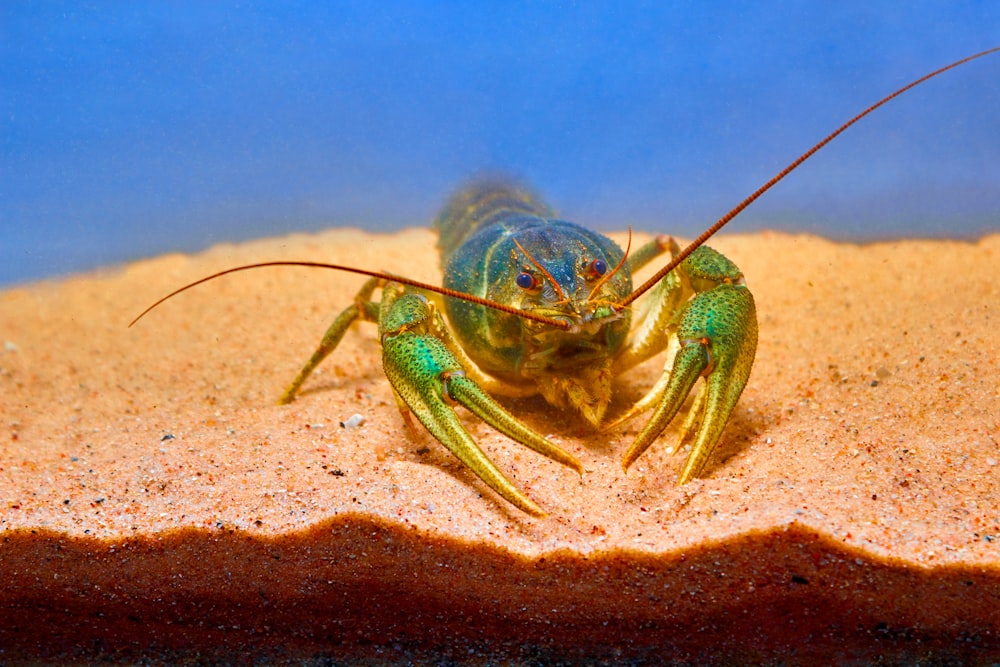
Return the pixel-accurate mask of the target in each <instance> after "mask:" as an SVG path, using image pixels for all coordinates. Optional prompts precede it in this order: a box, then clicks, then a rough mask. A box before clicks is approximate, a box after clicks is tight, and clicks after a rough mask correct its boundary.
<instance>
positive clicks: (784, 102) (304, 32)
mask: <svg viewBox="0 0 1000 667" xmlns="http://www.w3.org/2000/svg"><path fill="white" fill-rule="evenodd" d="M78 5H79V3H70V2H52V3H46V4H38V3H32V4H20V5H10V6H6V7H4V9H2V10H0V12H2V20H0V31H2V34H0V56H2V57H0V85H2V88H0V109H2V110H3V114H2V120H0V124H2V128H3V129H2V137H3V152H2V185H0V192H2V195H0V233H2V240H0V284H9V283H13V282H19V281H26V280H31V279H36V278H40V277H45V276H51V275H58V274H62V273H66V272H70V271H77V270H84V269H88V268H92V267H95V266H100V265H103V264H108V263H116V262H121V261H125V260H128V259H133V258H137V257H143V256H150V255H156V254H160V253H163V252H168V251H175V250H180V251H193V250H197V249H200V248H204V247H206V246H208V245H211V244H213V243H218V242H221V241H236V240H241V239H246V238H253V237H259V236H275V235H283V234H286V233H289V232H292V231H302V230H315V229H321V228H324V227H329V226H333V225H352V226H360V227H363V228H366V229H371V230H393V229H399V228H401V227H404V226H410V225H425V224H427V223H428V222H429V220H430V218H431V217H432V216H433V215H434V214H435V213H436V211H437V208H438V206H440V204H441V203H443V201H444V199H445V198H446V196H447V195H448V194H449V192H450V191H451V189H452V188H453V187H455V186H456V185H457V184H459V183H461V182H463V181H464V180H465V179H466V178H467V177H468V176H469V175H470V174H473V173H476V172H478V171H482V170H499V171H505V172H510V173H514V174H518V175H520V176H522V177H524V178H525V179H527V180H528V181H530V182H531V183H533V184H534V185H535V186H536V187H537V188H538V189H539V190H540V191H541V192H542V193H543V194H544V195H545V197H546V199H547V200H548V201H550V202H551V203H552V204H553V205H554V206H556V207H557V208H558V209H559V211H560V213H561V214H562V215H563V217H566V218H569V219H573V220H575V221H577V222H581V223H583V224H587V225H590V226H593V227H595V228H598V229H603V230H607V229H621V228H624V227H625V226H626V225H628V224H631V225H633V226H634V227H636V228H637V229H643V230H650V231H663V232H670V233H675V234H679V235H686V236H693V235H694V234H696V233H697V232H698V231H700V229H701V228H702V227H704V226H706V225H707V224H709V223H711V222H712V221H714V220H715V219H716V218H717V217H718V216H719V215H721V214H723V213H724V212H725V211H727V210H728V209H729V208H730V207H732V206H733V205H734V204H735V203H737V202H738V201H740V200H741V199H742V198H743V197H745V196H746V195H747V194H749V193H750V192H752V191H753V190H754V189H756V188H757V187H758V186H759V185H760V184H761V183H763V182H764V181H765V180H767V179H768V178H769V177H770V176H771V175H772V174H773V173H775V172H777V171H778V170H779V169H780V168H782V167H783V166H784V165H785V164H787V163H788V162H789V161H790V160H791V159H793V158H794V157H795V156H797V155H798V154H799V153H800V152H802V151H803V150H804V149H806V148H807V147H809V146H810V145H812V143H814V142H815V141H817V140H818V139H819V138H821V137H822V136H823V135H825V134H826V133H827V132H829V131H830V130H831V129H833V128H834V127H835V126H836V125H838V124H839V123H840V122H842V121H844V120H846V119H847V118H849V117H850V116H852V115H854V114H855V113H856V112H857V111H859V110H861V109H862V108H864V107H865V106H867V105H868V104H870V103H871V102H873V101H875V100H876V99H878V98H879V97H881V96H882V95H884V94H886V93H888V92H890V91H891V90H893V89H895V88H896V87H898V86H900V85H902V84H903V83H906V82H908V81H909V80H911V79H913V78H916V77H917V76H920V75H922V74H924V73H926V72H929V71H930V70H932V69H935V68H937V67H939V66H941V65H943V64H946V63H948V62H951V61H952V60H956V59H958V58H960V57H962V56H965V55H969V54H971V53H973V52H975V51H978V50H982V49H985V48H989V47H991V46H996V45H997V44H1000V31H998V29H997V28H996V26H998V25H1000V5H997V4H995V3H966V4H963V5H961V6H956V5H954V4H953V3H950V2H917V3H907V4H905V5H903V4H899V3H882V4H879V3H871V2H846V3H838V4H837V7H836V9H834V8H832V6H831V5H827V4H826V3H812V4H807V3H799V2H787V3H768V4H766V5H763V6H760V5H758V6H748V5H743V4H741V3H723V4H717V5H713V6H712V7H710V8H706V7H703V6H702V4H700V3H696V2H691V3H669V6H661V4H660V3H648V4H644V3H626V4H622V3H607V4H596V3H582V4H581V5H579V6H576V5H571V6H567V7H557V6H555V5H545V6H542V5H541V4H540V3H539V4H537V5H536V4H532V3H523V4H511V3H495V4H492V5H489V4H475V5H473V4H471V3H470V4H469V5H468V6H464V5H461V6H460V5H459V3H454V4H446V3H424V4H415V3H395V2H389V3H380V4H379V5H378V8H377V9H373V8H372V7H373V5H371V4H370V3H363V2H358V3H347V2H342V3H330V5H331V6H327V5H326V4H325V3H315V4H308V3H305V4H299V5H291V4H288V5H286V4H282V5H280V6H268V5H264V4H257V3H240V4H236V3H233V4H224V3H201V2H194V1H192V2H187V3H182V2H171V3H160V4H121V3H97V4H96V5H95V4H88V5H86V6H83V7H80V6H78ZM664 5H667V3H664ZM998 108H1000V56H993V57H990V58H988V59H984V60H981V61H977V62H976V63H973V64H971V65H968V66H966V67H964V68H962V69H960V70H958V71H955V72H952V73H949V74H947V75H945V77H943V78H941V79H937V80H935V81H933V82H931V83H929V84H927V85H925V86H923V87H922V88H920V89H917V90H915V91H912V92H911V93H908V94H907V95H906V96H904V97H902V98H901V99H899V100H897V101H895V102H894V103H893V104H892V105H891V106H889V107H887V108H885V109H883V110H880V111H879V112H878V113H877V114H876V115H875V116H873V117H871V118H869V119H866V120H865V121H863V124H862V125H861V126H859V127H856V128H854V129H852V130H850V131H849V132H848V133H847V134H845V135H844V136H843V137H841V138H840V139H838V140H837V141H836V142H835V143H834V144H832V145H831V146H830V147H828V148H827V149H826V150H825V151H824V152H823V153H821V154H820V155H818V156H817V157H816V158H814V159H813V160H812V161H811V162H810V163H808V164H807V165H806V166H805V167H803V168H802V169H801V170H800V172H796V174H795V175H793V176H792V177H790V178H789V179H787V181H786V182H784V183H782V184H781V185H780V186H778V188H776V189H775V190H774V191H772V192H771V193H769V194H768V195H767V196H766V197H765V198H764V199H763V200H761V201H760V202H758V203H757V204H755V205H754V206H753V207H752V208H751V209H750V210H749V211H747V213H745V214H744V215H743V216H741V217H740V218H738V219H737V221H736V222H734V223H733V225H732V226H731V227H730V229H729V231H731V232H748V231H754V230H759V229H765V228H768V229H779V230H786V231H805V232H812V233H818V234H822V235H825V236H829V237H832V238H837V239H854V240H871V239H882V238H898V237H911V236H933V237H957V238H975V237H977V236H980V235H982V234H984V233H987V232H990V231H997V230H1000V114H997V113H996V109H998Z"/></svg>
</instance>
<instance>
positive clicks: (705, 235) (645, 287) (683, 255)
mask: <svg viewBox="0 0 1000 667" xmlns="http://www.w3.org/2000/svg"><path fill="white" fill-rule="evenodd" d="M997 51H1000V46H997V47H994V48H992V49H987V50H986V51H981V52H979V53H977V54H975V55H972V56H969V57H967V58H962V59H961V60H957V61H955V62H953V63H952V64H950V65H946V66H945V67H942V68H941V69H938V70H934V71H933V72H931V73H930V74H927V75H925V76H922V77H920V78H919V79H917V80H916V81H914V82H912V83H909V84H907V85H905V86H903V87H902V88H900V89H899V90H897V91H896V92H894V93H892V94H891V95H887V96H885V97H883V98H882V99H881V100H879V101H878V102H876V103H875V104H873V105H871V106H870V107H868V108H867V109H865V110H864V111H862V112H861V113H859V114H858V115H857V116H855V117H854V118H852V119H850V120H849V121H847V122H846V123H844V124H843V125H841V126H840V127H838V128H837V129H836V130H834V131H833V132H831V133H830V134H829V135H827V137H826V138H825V139H823V140H822V141H821V142H819V143H818V144H816V145H815V146H813V147H812V148H810V149H809V150H807V151H806V152H805V153H803V154H802V155H800V156H799V157H798V158H796V159H795V160H794V161H793V162H792V163H791V164H790V165H788V166H787V167H785V168H784V169H782V170H781V171H780V172H779V173H778V174H777V175H776V176H775V177H774V178H772V179H771V180H769V181H768V182H767V183H765V184H764V185H762V186H760V188H758V189H757V191H756V192H754V193H753V194H752V195H750V196H749V197H747V198H746V199H744V200H743V201H742V202H740V203H739V205H737V206H736V207H735V208H734V209H733V210H731V211H730V212H729V213H726V214H725V215H724V216H722V217H721V218H719V219H718V221H716V223H715V224H714V225H712V226H711V227H709V228H708V229H706V230H705V231H704V232H702V233H701V236H699V237H698V238H696V239H695V240H694V241H692V242H691V244H690V245H688V246H687V247H686V248H684V249H683V250H681V252H680V254H678V255H677V256H675V257H674V258H673V260H671V261H670V263H669V264H667V265H666V266H664V267H663V268H662V269H660V270H659V271H657V272H656V274H655V275H653V277H651V278H650V279H649V280H647V281H646V282H644V283H643V284H642V285H641V286H639V287H638V288H636V290H635V291H634V292H632V293H631V294H629V295H628V296H627V297H625V299H624V300H623V301H622V302H621V304H620V305H622V306H627V305H629V304H630V303H632V302H633V301H635V300H636V299H638V298H639V297H640V296H642V295H643V294H645V293H646V292H647V291H649V290H650V289H652V287H653V286H654V285H656V283H658V282H660V280H662V279H663V277H664V276H666V275H667V274H668V273H670V272H671V271H673V270H674V269H675V268H676V267H677V265H678V264H680V263H681V262H683V261H684V260H685V259H687V256H688V255H690V254H691V253H693V252H694V251H695V250H697V249H698V247H699V246H701V245H702V244H704V243H705V241H707V240H708V239H709V238H711V237H712V235H714V234H715V233H716V232H717V231H719V230H720V229H722V228H723V227H725V226H726V224H727V223H728V222H729V221H730V220H732V219H733V218H735V217H736V216H737V215H739V214H740V213H742V212H743V209H745V208H746V207H747V206H749V205H750V204H752V203H754V202H755V201H756V200H757V198H758V197H760V196H761V195H762V194H764V193H765V192H767V191H768V190H770V189H771V187H772V186H774V185H775V184H776V183H777V182H778V181H780V180H781V179H783V178H784V177H785V176H787V175H788V174H790V173H791V172H792V171H794V170H795V169H796V168H797V167H798V166H799V165H800V164H802V163H803V162H805V161H806V160H808V159H809V158H811V157H812V156H813V154H815V153H816V151H818V150H819V149H821V148H823V147H824V146H826V145H827V144H828V143H830V142H831V141H833V140H834V139H836V138H837V136H838V135H840V133H841V132H843V131H844V130H846V129H847V128H849V127H850V126H851V125H854V124H855V123H857V122H858V121H859V120H861V119H862V118H864V117H865V116H867V115H868V114H870V113H871V112H872V111H875V109H878V108H879V107H880V106H882V105H883V104H885V103H886V102H889V101H890V100H892V99H895V98H896V97H899V96H900V95H902V94H903V93H905V92H906V91H908V90H909V89H910V88H914V87H916V86H919V85H920V84H922V83H923V82H924V81H927V80H928V79H933V78H934V77H936V76H937V75H938V74H943V73H944V72H947V71H948V70H950V69H954V68H956V67H958V66H959V65H964V64H965V63H967V62H969V61H970V60H975V59H976V58H982V57H983V56H988V55H989V54H991V53H996V52H997Z"/></svg>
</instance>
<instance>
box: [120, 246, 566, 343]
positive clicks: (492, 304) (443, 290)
mask: <svg viewBox="0 0 1000 667" xmlns="http://www.w3.org/2000/svg"><path fill="white" fill-rule="evenodd" d="M268 266H304V267H308V268H314V269H335V270H337V271H346V272H348V273H357V274H360V275H363V276H370V277H372V278H378V279H379V280H385V281H386V282H394V283H400V284H403V285H409V286H410V287H416V288H417V289H421V290H425V291H428V292H435V293H437V294H441V295H442V296H446V297H450V298H452V299H462V300H463V301H470V302H472V303H475V304H479V305H481V306H486V307H487V308H493V309H496V310H500V311H503V312H505V313H510V314H511V315H517V316H519V317H523V318H525V319H528V320H534V321H536V322H541V323H542V324H547V325H549V326H552V327H556V328H558V329H568V328H569V323H568V322H564V321H562V320H557V319H554V318H551V317H546V316H544V315H539V314H537V313H532V312H528V311H524V310H521V309H520V308H515V307H514V306H509V305H507V304H505V303H500V302H498V301H491V300H490V299H484V298H483V297H480V296H476V295H475V294H466V293H465V292H459V291H458V290H453V289H448V288H447V287H440V286H438V285H432V284H430V283H425V282H421V281H419V280H412V279H410V278H403V277H401V276H394V275H392V274H391V273H384V272H382V271H369V270H368V269H358V268H355V267H353V266H344V265H341V264H329V263H326V262H298V261H276V262H257V263H256V264H244V265H242V266H236V267H233V268H231V269H226V270H225V271H219V272H218V273H213V274H212V275H210V276H205V277H204V278H200V279H198V280H195V281H194V282H192V283H188V284H187V285H184V286H183V287H180V288H178V289H175V290H174V291H173V292H171V293H170V294H167V295H166V296H164V297H161V298H160V299H158V300H157V301H156V302H154V303H153V304H152V305H151V306H149V307H148V308H146V310H144V311H142V312H141V313H139V315H138V316H136V318H135V319H134V320H132V321H131V322H129V325H128V326H129V327H130V328H131V327H132V325H134V324H135V323H136V322H138V321H139V320H141V319H142V318H143V317H145V316H146V314H148V313H149V312H150V311H151V310H153V309H154V308H156V307H157V306H159V305H160V304H162V303H163V302H164V301H167V300H168V299H171V298H173V297H175V296H177V295H178V294H180V293H181V292H186V291H187V290H189V289H191V288H192V287H197V286H198V285H201V284H202V283H207V282H208V281H210V280H215V279H216V278H221V277H222V276H226V275H229V274H230V273H236V272H238V271H249V270H250V269H262V268H265V267H268Z"/></svg>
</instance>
